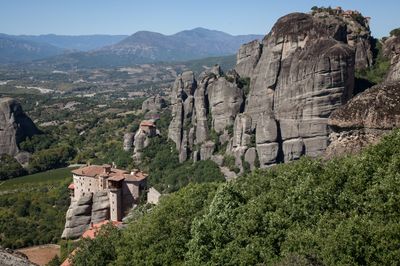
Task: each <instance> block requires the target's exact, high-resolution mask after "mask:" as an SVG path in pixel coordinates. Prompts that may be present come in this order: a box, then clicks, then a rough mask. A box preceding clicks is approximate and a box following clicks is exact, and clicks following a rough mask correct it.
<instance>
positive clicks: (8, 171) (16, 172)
mask: <svg viewBox="0 0 400 266" xmlns="http://www.w3.org/2000/svg"><path fill="white" fill-rule="evenodd" d="M25 172H26V171H25V170H24V169H23V168H22V166H21V165H20V164H19V163H18V161H17V160H16V159H14V158H13V157H12V156H10V155H7V154H3V155H1V156H0V180H5V179H9V178H13V177H17V176H21V175H23V174H24V173H25Z"/></svg>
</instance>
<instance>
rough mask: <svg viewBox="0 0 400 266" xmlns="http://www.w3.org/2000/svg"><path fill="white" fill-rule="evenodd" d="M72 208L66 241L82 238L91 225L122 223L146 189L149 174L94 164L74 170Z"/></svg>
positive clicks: (65, 232)
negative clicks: (108, 221) (107, 221)
mask: <svg viewBox="0 0 400 266" xmlns="http://www.w3.org/2000/svg"><path fill="white" fill-rule="evenodd" d="M72 174H73V183H72V184H70V185H69V187H68V188H69V189H70V191H71V205H70V207H69V209H68V211H67V215H66V216H67V217H66V223H65V229H64V232H63V234H62V237H63V238H76V237H79V236H81V235H82V234H83V233H84V232H85V231H86V230H87V228H88V226H89V225H90V224H91V223H95V224H96V223H99V222H102V221H104V220H111V221H121V220H122V218H123V216H124V214H125V213H127V211H129V210H130V209H131V208H132V207H133V206H134V205H135V204H137V203H138V201H139V197H140V195H141V194H142V193H143V192H144V190H145V189H146V183H147V174H145V173H143V172H141V171H138V170H134V171H132V172H128V171H125V170H120V169H117V168H114V167H112V166H111V165H102V166H100V165H90V166H85V167H82V168H79V169H76V170H73V171H72Z"/></svg>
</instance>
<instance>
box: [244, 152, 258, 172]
mask: <svg viewBox="0 0 400 266" xmlns="http://www.w3.org/2000/svg"><path fill="white" fill-rule="evenodd" d="M244 160H245V161H246V162H247V163H249V165H250V170H254V169H255V168H256V160H257V150H256V148H254V147H251V148H249V149H248V150H247V151H246V153H245V155H244Z"/></svg>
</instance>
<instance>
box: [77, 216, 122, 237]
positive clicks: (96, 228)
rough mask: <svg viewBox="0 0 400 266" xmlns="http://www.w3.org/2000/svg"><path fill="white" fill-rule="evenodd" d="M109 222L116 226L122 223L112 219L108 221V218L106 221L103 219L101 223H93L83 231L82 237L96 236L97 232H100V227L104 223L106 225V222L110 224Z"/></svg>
mask: <svg viewBox="0 0 400 266" xmlns="http://www.w3.org/2000/svg"><path fill="white" fill-rule="evenodd" d="M109 223H111V224H112V225H113V226H116V227H118V226H120V225H122V222H118V221H112V222H111V221H108V220H104V221H102V222H100V223H97V224H93V225H91V226H90V228H89V229H88V230H86V231H85V232H84V233H83V235H82V238H87V237H88V238H91V239H93V238H95V237H96V236H97V234H98V233H99V231H100V228H101V227H102V226H103V225H106V224H109Z"/></svg>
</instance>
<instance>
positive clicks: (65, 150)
mask: <svg viewBox="0 0 400 266" xmlns="http://www.w3.org/2000/svg"><path fill="white" fill-rule="evenodd" d="M74 156H75V150H74V149H73V148H72V147H71V146H62V147H58V148H51V149H47V150H41V151H39V152H36V153H35V154H33V155H32V158H31V161H30V163H29V167H28V169H29V172H30V173H37V172H41V171H46V170H50V169H55V168H59V167H64V166H67V165H68V161H69V160H71V159H72V158H73V157H74Z"/></svg>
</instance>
